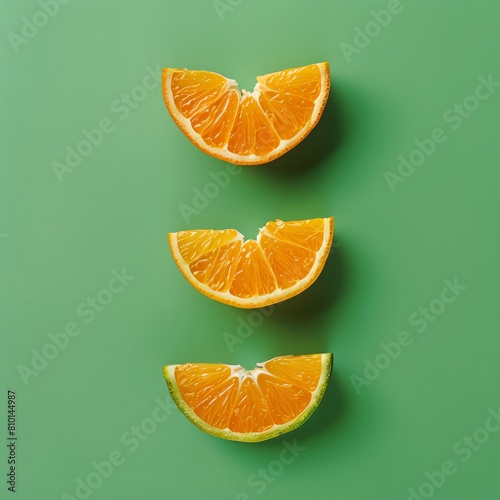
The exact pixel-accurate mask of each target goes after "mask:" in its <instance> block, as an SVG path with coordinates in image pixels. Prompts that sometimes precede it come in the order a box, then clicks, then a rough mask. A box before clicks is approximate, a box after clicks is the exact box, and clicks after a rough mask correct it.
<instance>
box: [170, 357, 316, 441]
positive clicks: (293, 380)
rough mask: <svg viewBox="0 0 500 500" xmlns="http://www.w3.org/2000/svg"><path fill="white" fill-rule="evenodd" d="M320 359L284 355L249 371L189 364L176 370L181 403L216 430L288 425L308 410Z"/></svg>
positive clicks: (216, 365) (237, 367)
mask: <svg viewBox="0 0 500 500" xmlns="http://www.w3.org/2000/svg"><path fill="white" fill-rule="evenodd" d="M321 370H322V358H321V355H319V354H317V355H305V356H283V357H281V358H275V359H273V360H270V361H268V362H266V363H262V364H260V365H258V366H257V368H254V369H253V370H245V369H244V368H242V367H241V366H230V365H222V364H208V363H188V364H185V365H178V366H176V368H175V378H176V382H177V385H178V387H179V390H180V393H181V396H182V398H183V399H184V401H185V403H186V404H187V405H188V406H189V407H190V408H191V409H192V410H193V411H194V412H195V414H196V415H197V416H198V417H200V418H201V419H202V420H204V421H205V422H207V423H208V424H210V425H212V426H213V427H216V428H218V429H229V430H231V431H233V432H237V433H250V432H262V431H265V430H267V429H270V428H271V427H273V426H275V425H282V424H286V423H287V422H290V421H291V420H293V419H294V418H296V417H297V416H298V415H300V414H301V413H302V412H303V411H304V410H305V409H306V408H307V406H308V405H309V403H310V402H311V399H312V393H313V392H314V391H315V390H316V388H317V387H318V383H319V381H320V378H321Z"/></svg>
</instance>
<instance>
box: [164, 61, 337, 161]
mask: <svg viewBox="0 0 500 500" xmlns="http://www.w3.org/2000/svg"><path fill="white" fill-rule="evenodd" d="M329 91H330V68H329V65H328V63H326V62H323V63H319V64H311V65H309V66H302V67H300V68H292V69H286V70H283V71H278V72H276V73H271V74H269V75H265V76H258V77H257V84H256V85H255V88H254V90H253V92H247V91H245V90H243V91H242V92H240V91H239V89H238V85H237V83H236V82H235V81H234V80H229V79H228V78H226V77H224V76H222V75H219V74H217V73H211V72H209V71H190V70H187V69H177V68H175V69H172V68H165V69H164V70H163V97H164V99H165V103H166V105H167V108H168V111H169V112H170V115H171V116H172V118H173V119H174V121H175V123H177V125H178V126H179V128H180V129H181V130H182V132H184V134H185V135H186V136H187V137H188V139H189V140H190V141H191V142H192V143H193V144H195V145H196V146H198V147H199V148H200V149H201V150H202V151H204V152H205V153H208V154H209V155H211V156H215V157H216V158H220V159H221V160H224V161H227V162H230V163H234V164H238V165H259V164H262V163H267V162H269V161H271V160H274V159H275V158H278V157H279V156H281V155H282V154H284V153H286V152H287V151H288V150H290V149H292V148H293V147H294V146H296V145H297V144H298V143H299V142H300V141H302V140H303V139H304V138H305V137H306V136H307V134H309V132H310V131H311V130H312V129H313V128H314V126H315V125H316V123H317V122H318V120H319V119H320V117H321V114H322V113H323V109H324V107H325V104H326V101H327V99H328V94H329Z"/></svg>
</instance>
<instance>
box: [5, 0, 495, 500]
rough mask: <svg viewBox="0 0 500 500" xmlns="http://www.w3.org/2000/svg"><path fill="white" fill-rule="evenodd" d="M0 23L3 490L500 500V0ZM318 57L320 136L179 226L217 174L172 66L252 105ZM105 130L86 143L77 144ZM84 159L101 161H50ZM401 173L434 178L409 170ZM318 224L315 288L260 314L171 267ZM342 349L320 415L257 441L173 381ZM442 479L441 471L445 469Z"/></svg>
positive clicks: (112, 14) (151, 7)
mask: <svg viewBox="0 0 500 500" xmlns="http://www.w3.org/2000/svg"><path fill="white" fill-rule="evenodd" d="M47 1H48V0H47ZM42 3H43V2H42ZM48 3H50V2H49V1H48ZM52 4H53V2H52ZM216 6H218V7H217V8H216ZM1 8H2V15H1V16H0V33H1V34H2V37H3V41H2V43H1V49H0V50H1V55H2V61H3V65H2V79H1V84H0V85H1V94H0V95H1V96H2V114H1V125H0V127H1V130H0V132H1V134H0V137H1V141H2V152H3V159H2V179H1V183H0V186H1V187H0V189H1V191H0V259H1V260H0V262H1V276H2V278H1V281H0V299H1V303H2V314H1V318H0V322H1V323H0V328H1V339H2V345H1V349H0V351H1V366H2V387H4V389H6V388H9V389H11V390H14V391H15V392H16V396H17V400H16V401H17V430H16V432H17V436H18V441H17V459H18V461H17V464H16V467H17V469H16V471H17V493H16V496H12V498H17V499H19V500H25V499H26V500H32V499H33V500H52V499H65V500H68V499H70V498H73V499H74V498H79V499H84V498H91V499H92V500H94V499H95V500H98V499H104V500H136V499H139V498H141V499H143V498H144V499H152V498H175V499H187V500H191V499H204V500H212V499H213V500H220V499H230V500H234V499H239V500H245V499H246V500H248V499H255V498H259V499H272V500H276V499H278V500H281V499H283V500H285V499H286V500H289V499H297V500H299V499H300V500H301V499H304V498H336V499H341V500H358V499H359V500H366V499H375V500H379V499H380V500H391V499H407V498H412V499H413V500H415V499H416V500H418V499H419V498H429V497H431V496H432V497H433V498H436V499H442V500H468V499H471V498H480V499H481V500H490V499H494V498H497V495H498V490H499V488H500V476H499V475H498V454H499V451H500V432H498V431H497V429H498V428H500V426H499V424H498V423H496V424H495V419H494V417H493V416H492V415H495V414H497V415H498V412H499V411H500V410H499V406H500V394H499V392H498V380H499V375H500V373H499V372H500V369H499V363H498V349H499V348H500V336H499V334H498V332H499V326H500V325H499V316H498V306H497V304H498V282H499V273H498V271H499V269H498V248H499V243H500V239H499V237H498V217H497V216H496V215H497V213H496V212H498V188H497V187H496V186H495V181H497V182H498V180H499V179H498V178H499V174H498V156H499V152H500V151H499V136H498V133H499V126H498V117H499V113H500V86H499V85H500V84H499V83H496V82H500V64H499V46H500V43H499V35H498V33H499V32H498V19H499V16H500V4H498V2H493V1H491V0H478V1H476V2H464V1H462V2H452V1H446V0H443V1H441V2H425V1H423V0H413V1H410V0H401V3H400V4H398V3H397V2H396V3H394V2H392V3H389V4H388V3H387V2H386V1H368V0H364V1H357V2H348V1H340V0H331V1H328V2H326V1H314V0H313V1H308V2H304V1H300V2H299V1H292V0H287V1H285V0H279V1H278V0H269V1H265V0H242V1H241V0H240V1H238V0H232V1H230V0H222V1H220V2H212V1H211V0H206V1H199V0H197V1H189V2H188V1H184V2H181V1H175V2H174V1H169V0H166V1H162V2H159V1H151V0H150V1H144V2H133V1H128V0H127V1H125V0H122V1H120V2H118V1H116V0H115V1H106V2H102V1H101V2H99V1H97V0H86V1H77V0H73V1H70V2H68V3H67V4H65V5H60V6H59V11H58V12H57V13H55V14H53V17H51V18H49V19H47V18H46V17H44V15H43V14H40V12H43V11H42V10H41V7H40V4H38V3H37V2H36V1H34V0H29V1H22V2H11V1H7V0H2V2H1ZM47 8H48V7H47ZM388 8H391V9H392V11H393V14H391V19H390V20H389V19H388V14H387V9H388ZM48 9H49V8H48ZM217 9H219V10H217ZM49 10H50V9H49ZM55 10H56V8H55V7H52V11H51V12H54V11H55ZM381 10H384V11H386V12H385V13H382V14H379V15H378V19H379V21H375V20H374V19H375V17H377V14H373V13H372V11H376V12H380V11H381ZM24 17H26V20H24ZM34 17H35V19H36V22H37V23H38V24H39V25H42V26H41V27H39V28H37V27H36V26H35V27H31V28H30V26H29V25H28V24H27V23H29V22H30V20H32V19H33V18H34ZM44 20H45V21H46V22H45V24H44ZM381 23H383V24H384V25H385V26H382V24H381ZM365 31H368V33H369V37H368V38H367V36H366V35H364V34H363V32H365ZM23 32H24V35H23ZM20 37H24V38H20ZM320 61H329V62H330V64H331V67H332V84H333V87H332V91H333V93H332V96H331V98H330V101H329V104H328V106H327V108H326V112H325V114H324V116H323V118H322V120H321V122H320V123H319V124H318V126H317V128H316V129H315V130H314V131H313V133H312V134H311V135H310V137H309V138H308V139H307V140H306V141H304V142H303V143H302V144H301V145H299V146H298V147H297V148H296V149H295V150H293V151H292V152H290V153H288V154H287V155H285V156H284V157H283V158H281V159H279V160H277V161H276V162H274V163H271V164H269V165H267V166H263V167H255V168H247V169H242V170H238V171H237V173H236V175H233V176H231V177H230V181H229V184H228V185H227V186H226V187H224V188H220V189H219V193H218V194H217V195H216V196H214V197H213V198H211V199H208V201H206V206H205V207H202V208H200V209H199V210H198V213H196V214H192V215H191V216H190V217H187V219H186V218H185V217H184V216H183V214H182V212H181V208H180V207H184V206H191V207H193V197H194V196H195V192H196V190H200V191H203V190H205V189H209V190H210V188H207V186H208V185H209V184H210V183H211V182H213V179H212V177H211V176H213V175H216V174H217V173H220V172H222V171H224V170H225V169H226V168H227V164H225V163H223V162H221V161H219V160H216V159H213V158H211V157H208V156H206V155H205V154H203V153H202V152H201V151H199V150H197V149H196V148H195V147H194V146H193V145H192V144H191V143H190V142H189V141H188V140H187V139H186V138H185V137H184V136H183V135H182V133H181V132H180V131H179V130H178V129H177V127H176V126H175V124H174V123H173V121H172V120H171V119H170V117H169V115H168V113H167V111H166V109H165V105H164V103H163V98H162V95H161V90H160V86H159V84H158V83H157V81H156V80H155V77H156V76H157V75H158V71H159V68H161V67H163V66H177V67H179V66H180V67H187V68H191V69H209V70H213V71H217V72H220V73H222V74H224V75H226V76H228V77H231V78H234V79H236V80H237V81H238V82H239V83H240V85H241V87H243V88H246V89H247V90H248V89H251V88H252V87H253V82H254V80H255V75H258V74H265V73H268V72H272V71H276V70H279V69H283V68H287V67H293V66H299V65H303V64H309V63H312V62H320ZM150 73H151V74H152V75H153V76H151V77H149V76H148V75H150ZM488 80H490V83H484V82H488ZM481 82H483V83H481ZM491 82H493V83H491ZM144 86H145V87H144ZM146 87H147V89H146ZM476 92H477V94H478V96H479V97H480V98H481V100H479V99H478V98H476V97H474V94H475V93H476ZM127 96H132V97H130V98H129V97H127ZM471 96H472V97H471ZM127 99H129V100H128V103H127ZM463 105H465V107H464V108H462V106H463ZM455 106H457V107H455ZM98 126H102V127H104V128H105V129H106V130H107V132H106V133H105V134H103V135H102V139H101V142H100V143H99V144H97V145H95V146H92V147H91V148H88V147H87V149H86V147H85V146H86V145H85V143H81V141H82V140H84V139H85V137H84V135H83V132H82V131H83V130H87V131H92V129H95V128H96V127H98ZM436 129H441V130H437V131H436ZM433 133H434V135H435V137H437V138H438V140H439V141H441V142H438V143H436V142H434V141H427V140H426V139H428V138H429V137H431V136H432V134H433ZM94 136H95V138H96V139H98V138H99V134H94ZM419 140H420V141H423V142H422V143H421V146H422V147H423V148H424V149H427V151H428V152H429V155H426V156H424V155H423V154H419V153H418V152H414V151H417V145H416V142H415V141H419ZM79 144H80V146H79V147H80V150H82V151H83V152H84V153H85V154H87V156H86V157H84V158H83V159H82V160H81V161H80V164H79V165H78V166H75V168H73V169H71V168H69V167H68V168H67V171H64V169H63V170H61V165H62V164H64V163H66V156H67V154H68V149H67V148H68V147H69V148H77V147H78V145H79ZM82 144H83V145H82ZM400 155H403V156H404V158H406V159H408V158H412V161H414V162H415V163H421V165H419V166H416V167H412V166H411V165H410V166H408V165H406V166H402V167H400V168H399V170H400V171H399V172H398V165H399V163H400V160H398V157H399V156H400ZM73 161H75V163H76V162H77V161H76V160H75V159H73ZM54 162H59V164H60V165H59V166H58V167H56V169H55V168H54ZM55 170H57V171H58V172H59V177H58V175H56V171H55ZM396 176H399V177H396ZM391 186H392V189H391ZM198 206H199V207H200V206H201V205H198ZM329 215H334V216H335V218H336V227H335V241H336V247H335V249H334V253H333V255H332V256H331V258H330V260H329V262H328V264H327V266H326V268H325V270H324V272H323V274H322V275H321V277H320V278H319V280H318V282H317V283H316V284H315V285H314V286H313V287H311V288H310V289H309V290H308V291H306V292H305V293H303V294H302V295H300V296H299V297H297V298H294V299H291V300H289V301H288V302H285V303H283V304H281V305H278V306H276V307H275V308H274V310H272V311H269V310H267V311H265V312H266V314H267V316H266V315H264V314H263V313H262V312H257V313H256V312H254V313H253V316H252V312H251V311H244V310H238V309H234V308H231V307H228V306H225V305H223V304H220V303H217V302H213V301H210V300H209V299H207V298H205V297H204V296H202V295H201V294H199V293H198V292H196V291H195V290H194V289H193V288H192V287H191V286H190V285H189V284H188V283H187V282H186V281H185V279H184V278H183V276H182V275H181V273H180V272H179V271H178V269H177V267H176V266H175V264H174V262H173V260H172V258H171V256H170V253H169V250H168V244H167V238H166V234H167V232H168V231H177V230H181V229H186V228H193V229H194V228H209V227H213V228H226V227H234V228H236V229H238V230H240V231H241V232H243V233H245V234H246V235H247V236H248V237H254V236H255V234H256V233H257V231H258V228H259V227H261V226H263V225H264V224H265V223H266V222H267V221H268V220H270V219H275V218H281V219H284V220H293V219H305V218H310V217H324V216H329ZM114 274H118V275H120V274H121V275H122V278H121V279H122V281H123V283H124V284H120V283H119V281H117V280H116V278H114ZM123 276H125V277H123ZM127 276H128V277H127ZM132 278H133V279H132ZM446 280H448V281H449V283H451V285H450V284H446V282H445V281H446ZM457 284H458V285H459V287H457ZM109 286H111V288H112V289H113V290H114V291H112V292H110V291H109ZM460 287H461V288H460ZM445 288H446V289H447V290H445V291H444V292H443V290H444V289H445ZM95 297H97V300H98V302H96V303H95V306H92V305H91V303H90V302H89V300H90V301H92V300H94V299H93V298H95ZM441 297H442V298H443V299H445V300H446V301H447V303H446V302H444V301H443V300H442V298H441ZM99 301H101V303H99ZM102 303H104V304H105V305H102ZM421 308H424V309H421ZM248 324H253V325H254V326H253V327H252V326H248ZM65 328H67V329H68V330H69V332H70V333H71V334H72V335H73V336H68V335H67V334H60V332H62V331H63V330H64V329H65ZM78 332H79V334H77V333H78ZM400 332H407V333H406V334H404V333H403V334H401V333H400ZM49 334H51V336H49ZM58 334H59V335H58ZM76 334H77V335H76ZM239 334H240V335H241V334H242V335H244V336H245V338H244V339H243V338H242V337H239V336H238V335H239ZM51 337H52V338H57V339H58V342H59V344H60V346H63V347H59V348H58V347H54V341H53V340H51ZM228 339H230V340H228ZM235 339H236V340H235ZM398 339H399V340H400V341H401V342H402V343H403V347H401V346H399V347H398V346H397V345H395V344H393V342H395V341H398ZM382 344H384V346H385V347H384V346H382ZM384 348H385V349H387V350H391V352H392V356H393V358H389V357H388V355H386V354H384V353H385V351H384ZM330 351H331V352H333V353H334V354H335V363H334V374H333V378H332V380H331V383H330V386H329V388H328V391H327V393H326V395H325V399H324V400H323V402H322V403H321V405H320V407H319V408H318V410H317V411H316V413H315V414H314V415H313V416H312V417H311V419H310V420H309V421H307V422H306V424H304V426H303V427H301V428H300V429H298V430H297V431H294V432H293V433H291V434H288V435H286V436H284V437H283V438H278V439H276V440H272V441H269V442H264V443H257V444H243V443H236V442H226V441H223V440H220V439H217V438H213V437H211V436H208V435H206V434H204V433H202V432H201V431H199V430H198V429H196V428H195V427H194V426H193V425H192V424H190V423H189V422H188V421H187V420H186V419H185V418H184V417H183V416H182V415H181V414H180V412H179V411H178V410H177V409H175V408H172V403H171V400H170V396H169V394H168V391H167V387H166V384H165V382H164V380H163V377H162V366H163V365H164V364H171V363H184V362H187V361H209V362H217V361H221V362H229V363H237V364H242V365H244V366H246V367H247V368H251V367H253V365H254V364H255V363H256V362H258V361H263V360H266V359H268V358H271V357H273V356H276V355H282V354H302V353H310V352H330ZM42 356H44V358H42ZM46 357H50V358H51V359H48V360H47V359H46ZM33 358H34V359H33ZM372 363H374V364H372ZM377 365H378V367H379V368H377ZM380 367H382V368H380ZM29 370H31V371H29ZM2 394H3V395H2V398H3V399H2V404H1V407H2V408H4V410H3V414H2V417H1V420H2V422H3V423H2V426H4V425H5V426H6V421H7V415H6V410H5V408H6V404H7V401H6V398H7V396H6V393H5V390H4V392H3V393H2ZM497 419H498V420H499V421H500V416H497ZM485 425H486V428H485ZM3 428H4V429H5V427H3ZM3 435H4V436H5V431H4V434H3ZM467 436H469V437H467ZM2 439H5V438H2ZM284 440H286V443H287V444H284V443H283V441H284ZM287 447H290V448H292V449H293V450H294V451H290V450H289V449H288V448H287ZM2 449H3V450H4V451H3V452H2V454H1V455H2V456H1V457H0V463H2V467H1V471H2V477H4V478H5V476H4V474H6V473H7V451H8V449H7V448H6V447H5V444H2ZM110 456H111V458H110ZM110 460H112V461H113V462H114V464H115V465H114V466H113V470H111V466H109V465H106V464H104V465H101V466H99V465H98V464H102V463H103V462H104V461H110ZM450 461H451V462H452V464H450V463H449V462H450ZM93 463H95V464H94V465H93ZM443 463H444V469H445V470H446V472H447V475H444V473H442V472H439V473H434V471H437V470H438V469H439V470H441V469H442V467H443ZM95 467H97V468H98V469H100V470H101V473H100V474H99V473H97V472H95ZM426 473H427V476H429V477H432V478H433V479H432V481H433V482H434V483H435V485H432V484H431V483H430V482H429V481H430V479H428V477H426ZM80 481H82V482H85V483H87V482H88V483H90V487H91V488H92V489H88V488H89V487H88V486H82V484H83V483H82V482H80ZM426 483H427V484H426ZM436 485H437V486H436ZM6 488H7V484H6V483H5V482H4V481H2V486H1V489H2V490H1V494H0V496H1V497H2V498H4V495H5V497H6V498H7V497H8V492H7V490H6ZM410 489H413V490H415V492H416V493H415V494H413V493H411V491H410ZM8 498H11V497H8Z"/></svg>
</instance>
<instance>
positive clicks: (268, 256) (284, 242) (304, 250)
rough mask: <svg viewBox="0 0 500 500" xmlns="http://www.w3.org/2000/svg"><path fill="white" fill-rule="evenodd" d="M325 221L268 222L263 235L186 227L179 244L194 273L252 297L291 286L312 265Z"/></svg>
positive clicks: (212, 284) (231, 291)
mask: <svg viewBox="0 0 500 500" xmlns="http://www.w3.org/2000/svg"><path fill="white" fill-rule="evenodd" d="M324 229H325V221H324V220H323V219H311V220H306V221H293V222H283V221H276V222H268V223H267V224H266V226H265V228H264V229H263V230H261V233H260V237H259V241H256V240H248V241H246V242H244V243H243V238H242V236H241V235H239V233H238V232H237V231H235V230H232V229H226V230H221V231H217V230H214V229H212V230H198V231H180V232H179V233H176V234H177V245H178V248H179V251H180V254H181V256H182V258H183V259H184V261H185V262H186V264H188V266H189V270H190V272H191V274H192V276H193V277H194V278H195V279H196V280H197V281H198V282H200V283H202V284H204V285H206V286H208V287H209V288H211V289H212V290H214V291H217V292H229V294H231V295H233V296H235V297H239V298H243V299H248V298H251V297H256V296H262V295H267V294H271V293H273V292H274V291H275V290H277V289H281V290H286V289H287V288H290V287H292V286H294V285H295V284H296V283H297V282H298V281H299V280H301V279H303V278H305V277H306V276H307V275H308V274H309V272H310V271H311V269H312V267H313V265H314V263H315V261H316V252H317V251H318V250H319V249H320V248H321V246H322V244H323V239H324Z"/></svg>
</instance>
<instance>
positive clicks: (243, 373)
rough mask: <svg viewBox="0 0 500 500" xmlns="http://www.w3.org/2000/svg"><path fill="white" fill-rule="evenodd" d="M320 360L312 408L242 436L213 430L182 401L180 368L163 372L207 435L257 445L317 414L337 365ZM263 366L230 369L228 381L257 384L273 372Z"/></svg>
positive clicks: (326, 356) (182, 404)
mask: <svg viewBox="0 0 500 500" xmlns="http://www.w3.org/2000/svg"><path fill="white" fill-rule="evenodd" d="M320 356H321V363H322V370H321V375H320V378H319V380H318V384H317V386H316V389H315V390H314V391H313V392H312V393H311V401H310V402H309V404H308V405H307V406H306V408H304V410H303V411H302V412H301V413H300V414H299V415H298V416H297V417H295V418H294V419H292V420H290V421H289V422H286V423H284V424H274V426H273V427H271V428H269V429H267V430H265V431H263V432H249V433H240V432H234V431H232V430H231V429H229V428H225V429H219V428H217V427H213V426H212V425H210V424H208V423H207V422H205V421H204V420H203V419H201V418H200V417H198V415H196V413H195V412H194V410H193V409H192V408H191V407H190V406H188V405H187V404H186V402H185V401H184V399H183V398H182V396H181V394H180V391H179V388H178V385H177V381H176V378H175V368H176V367H177V366H179V365H168V366H165V367H164V368H163V374H164V377H165V380H166V381H167V384H168V388H169V390H170V392H171V395H172V398H173V400H174V402H175V403H176V404H177V406H178V407H179V409H180V410H181V412H182V413H183V414H184V415H185V416H186V417H187V418H188V419H189V420H190V421H191V422H192V423H193V424H195V425H196V426H197V427H198V428H199V429H201V430H203V431H204V432H207V433H208V434H211V435H214V436H217V437H220V438H223V439H229V440H233V441H247V442H256V441H264V440H266V439H270V438H272V437H276V436H279V435H281V434H284V433H285V432H289V431H291V430H293V429H295V428H297V427H299V426H300V425H301V424H302V423H304V422H305V420H307V418H309V417H310V416H311V414H312V413H313V412H314V409H315V408H316V407H317V406H318V404H319V403H320V401H321V398H322V396H323V394H324V392H325V390H326V386H327V384H328V379H329V377H330V373H331V369H332V364H333V355H332V354H331V353H323V354H320ZM263 364H264V363H258V364H257V367H256V368H254V369H253V370H246V369H245V368H243V367H242V366H240V365H226V366H228V367H229V368H231V375H230V376H229V377H228V379H231V378H237V379H238V381H239V386H240V387H241V384H242V382H243V380H245V379H246V378H248V377H252V378H253V379H254V380H255V381H256V382H257V381H258V377H259V375H260V374H263V373H266V374H269V372H268V371H267V370H266V369H265V368H263V367H262V365H263Z"/></svg>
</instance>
